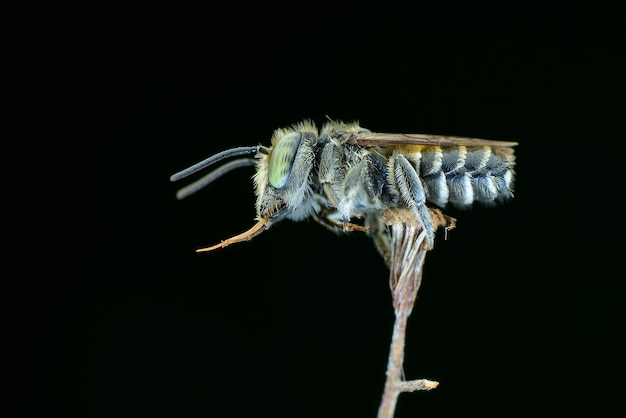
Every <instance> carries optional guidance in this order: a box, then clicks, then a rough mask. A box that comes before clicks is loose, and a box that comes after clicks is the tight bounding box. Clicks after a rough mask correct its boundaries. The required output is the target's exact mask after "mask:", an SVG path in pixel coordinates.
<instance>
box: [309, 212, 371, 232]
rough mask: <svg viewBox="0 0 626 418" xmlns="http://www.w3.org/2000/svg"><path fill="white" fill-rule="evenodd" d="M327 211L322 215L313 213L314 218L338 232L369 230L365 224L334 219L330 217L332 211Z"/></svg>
mask: <svg viewBox="0 0 626 418" xmlns="http://www.w3.org/2000/svg"><path fill="white" fill-rule="evenodd" d="M324 212H326V213H322V214H321V215H319V216H318V215H316V214H314V215H313V219H314V220H315V222H317V223H319V224H321V225H323V226H325V227H326V228H328V229H330V230H331V231H335V232H338V231H337V230H339V231H343V232H352V231H361V232H364V231H367V229H368V227H367V226H365V225H359V224H353V223H351V222H346V221H343V222H337V221H335V220H333V219H331V218H330V213H329V212H328V211H324Z"/></svg>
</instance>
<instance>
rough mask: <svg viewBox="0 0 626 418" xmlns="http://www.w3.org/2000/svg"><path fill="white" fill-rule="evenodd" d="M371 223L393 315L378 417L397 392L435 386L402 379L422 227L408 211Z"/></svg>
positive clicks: (390, 410) (391, 406) (389, 410)
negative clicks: (386, 273)
mask: <svg viewBox="0 0 626 418" xmlns="http://www.w3.org/2000/svg"><path fill="white" fill-rule="evenodd" d="M431 215H432V218H433V221H435V222H437V224H439V225H441V224H444V225H447V226H448V227H453V225H454V221H453V220H451V219H450V218H446V217H445V216H444V215H443V214H441V212H436V211H433V213H431ZM373 226H374V228H372V229H373V231H372V232H373V234H374V235H377V236H374V235H373V236H374V238H375V242H376V244H377V247H378V249H379V251H380V252H381V254H382V255H383V256H384V257H385V259H386V261H387V264H388V266H389V269H390V274H389V285H390V288H391V294H392V300H393V309H394V314H395V321H394V326H393V333H392V336H391V344H390V350H389V358H388V361H387V372H386V381H385V388H384V391H383V395H382V400H381V403H380V406H379V409H378V418H392V417H393V415H394V412H395V410H396V404H397V401H398V396H399V395H400V393H402V392H412V391H416V390H430V389H434V388H436V387H437V386H438V385H439V383H438V382H436V381H432V380H428V379H419V380H411V381H404V380H403V379H402V368H403V364H404V346H405V336H406V326H407V321H408V319H409V316H410V315H411V311H412V310H413V305H414V304H415V299H416V298H417V291H418V289H419V287H420V284H421V281H422V272H423V269H422V267H423V265H424V260H425V257H426V253H427V252H428V250H429V248H427V245H426V232H425V230H424V228H423V227H422V225H421V223H419V222H418V221H417V220H416V219H415V216H413V215H412V213H411V212H409V211H402V210H393V211H388V212H386V213H385V214H383V216H382V217H381V218H380V220H379V221H378V223H377V224H376V222H374V223H373Z"/></svg>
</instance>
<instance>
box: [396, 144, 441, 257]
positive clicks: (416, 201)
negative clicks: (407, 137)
mask: <svg viewBox="0 0 626 418" xmlns="http://www.w3.org/2000/svg"><path fill="white" fill-rule="evenodd" d="M393 174H394V178H395V181H396V185H397V187H398V190H399V191H400V194H401V198H402V200H403V201H404V203H406V204H407V206H408V207H409V208H410V209H411V211H412V212H413V213H414V214H415V216H416V217H417V218H419V220H420V221H421V222H422V224H423V225H424V230H425V231H426V238H427V240H428V242H427V246H428V248H429V249H430V248H432V247H433V244H434V241H435V231H434V227H433V223H432V220H431V219H430V213H429V212H430V211H429V210H428V207H427V206H426V194H425V193H424V187H423V186H422V181H421V180H420V178H419V175H418V174H417V171H415V168H414V167H413V165H411V163H410V162H409V160H407V159H406V158H405V157H404V156H403V155H397V156H396V157H395V160H394V164H393Z"/></svg>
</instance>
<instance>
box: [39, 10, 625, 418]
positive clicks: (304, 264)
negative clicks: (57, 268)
mask: <svg viewBox="0 0 626 418" xmlns="http://www.w3.org/2000/svg"><path fill="white" fill-rule="evenodd" d="M285 7H287V6H285ZM316 7H318V9H317V10H315V11H313V10H309V11H299V10H298V11H297V10H295V9H294V10H292V9H289V8H283V9H275V10H273V9H270V8H267V7H266V6H263V7H259V8H258V9H251V8H250V7H249V6H244V5H237V6H233V7H232V8H227V9H222V10H217V9H212V8H209V7H203V8H200V7H199V8H197V9H189V10H176V11H171V10H144V11H141V13H136V14H135V13H133V15H132V17H129V16H128V15H126V13H125V12H124V11H120V12H119V14H116V16H115V18H113V19H111V21H110V22H109V24H107V25H105V28H104V30H103V32H102V34H101V35H102V36H101V39H100V41H99V42H98V43H97V45H95V46H94V48H97V50H98V51H101V52H102V55H101V57H102V58H101V60H99V61H98V62H97V67H98V71H97V74H98V75H97V76H94V78H93V79H92V80H89V84H90V85H91V84H94V85H98V86H99V87H102V86H104V87H105V88H106V91H105V94H102V95H101V96H99V95H100V94H101V93H94V95H95V96H96V97H94V99H95V101H97V102H99V103H100V105H103V106H102V107H103V110H102V111H101V116H103V120H102V121H101V122H100V123H99V124H96V125H94V126H93V127H92V128H91V129H89V130H87V131H86V133H87V134H88V135H89V134H93V135H98V134H100V133H102V132H104V131H105V130H110V129H112V130H113V132H112V133H109V134H107V137H106V138H105V139H103V140H102V141H101V142H99V143H98V147H97V151H95V152H94V153H93V154H94V155H97V156H98V164H97V166H96V169H97V173H96V174H95V176H96V177H95V179H96V180H97V182H96V188H95V191H96V200H95V201H94V202H93V203H94V204H93V205H90V206H89V207H87V208H86V209H87V210H86V211H85V215H86V218H80V219H81V220H80V221H79V223H80V228H81V229H82V230H83V231H82V232H83V233H84V236H85V237H86V238H85V239H86V241H77V242H74V243H73V244H72V245H71V246H70V247H69V248H64V249H63V251H64V252H65V253H67V254H66V255H67V258H65V259H62V260H60V261H58V262H59V263H60V264H62V263H63V262H64V261H67V265H66V266H65V268H64V270H63V271H64V272H65V273H64V274H62V275H61V277H60V278H59V279H57V280H54V281H46V282H45V283H44V284H41V285H40V286H39V287H38V289H39V290H40V292H41V296H42V297H41V301H39V302H40V303H39V305H38V306H39V307H41V308H42V310H43V311H45V314H44V315H42V316H41V317H40V319H39V320H38V322H37V325H38V327H37V328H36V329H34V331H33V332H36V333H37V335H38V338H39V339H38V344H37V346H36V348H35V352H36V355H37V356H36V360H37V361H36V362H35V364H36V370H37V372H38V373H37V375H36V378H35V379H33V380H32V382H34V384H35V392H33V393H35V394H36V398H35V401H34V402H33V403H32V404H33V405H34V406H35V407H36V409H37V410H38V411H39V412H40V413H42V414H43V413H46V415H49V414H48V413H49V412H51V411H54V410H57V409H58V410H59V411H62V413H63V414H64V416H80V417H122V416H133V417H143V416H145V417H155V416H167V417H212V416H220V417H243V416H250V415H260V414H268V415H272V416H290V417H314V416H315V417H320V416H323V417H374V416H375V415H376V412H377V408H378V405H379V402H380V397H381V394H382V390H383V384H384V380H385V368H386V361H387V354H388V348H389V342H390V335H391V328H392V324H393V311H392V306H391V298H390V293H389V286H388V271H387V269H386V267H385V266H384V263H383V261H382V259H381V258H380V257H379V255H378V254H377V253H376V251H375V249H374V247H373V245H372V244H371V242H370V241H368V239H367V238H366V237H365V236H363V235H362V234H358V233H354V234H351V235H349V236H342V235H334V234H332V233H331V232H329V231H327V230H325V229H324V228H322V227H321V226H319V225H317V224H315V223H314V222H313V221H305V222H299V223H294V222H289V221H285V222H283V223H281V224H278V225H276V226H275V227H273V228H272V229H271V230H269V231H268V232H266V233H264V234H262V235H260V236H259V237H257V238H255V239H254V240H253V241H251V242H249V243H242V244H237V245H233V246H230V247H228V248H225V249H222V250H218V251H215V252H212V253H209V254H196V253H194V250H195V249H196V248H199V247H202V246H208V245H212V244H215V243H217V242H219V241H220V240H221V239H225V238H228V237H230V236H232V235H235V234H237V233H239V232H241V231H243V230H245V229H247V228H249V227H250V226H251V225H252V224H253V218H254V216H255V213H254V194H253V185H252V181H251V179H250V178H251V175H252V171H253V170H252V169H247V168H246V169H241V170H239V171H236V172H233V173H231V174H229V175H228V177H225V178H223V179H220V180H219V181H218V182H216V183H214V184H213V185H211V186H210V187H208V188H207V189H205V190H203V191H202V192H200V193H198V194H197V195H193V196H191V197H189V198H188V199H185V200H182V201H177V200H176V199H175V192H176V190H177V189H178V188H180V187H182V186H184V185H185V184H187V182H186V181H182V182H181V183H180V184H178V183H177V184H172V183H170V181H169V176H170V175H171V174H173V173H175V172H177V171H179V170H181V169H183V168H185V167H187V166H189V165H191V164H193V163H195V162H197V161H199V160H201V159H204V158H206V157H208V156H209V155H211V154H214V153H216V152H218V151H221V150H224V149H227V148H229V147H233V146H241V145H256V144H259V143H260V144H264V145H269V140H270V137H271V135H272V132H273V130H274V129H276V128H278V127H285V126H288V125H290V124H292V123H295V122H298V121H300V120H302V119H305V118H310V119H312V120H314V121H315V122H316V123H317V124H318V125H321V124H322V123H323V122H324V121H325V120H326V117H327V116H328V117H331V118H333V119H338V120H346V121H352V120H358V121H360V123H361V125H362V126H364V127H366V128H369V129H371V130H373V131H378V132H405V133H436V134H445V135H458V136H470V137H480V138H486V139H497V140H511V141H517V142H519V146H518V147H517V149H516V154H517V170H516V171H517V179H516V184H515V197H514V199H513V200H512V201H511V202H509V203H508V204H505V205H501V206H498V207H495V208H491V209H484V208H475V209H473V210H471V211H466V212H459V211H455V210H452V209H451V210H449V211H448V214H450V215H452V216H454V217H456V218H457V222H458V223H457V228H456V229H455V230H453V231H452V232H451V233H450V234H449V235H448V238H447V240H444V237H443V234H442V233H441V231H440V233H439V234H438V236H437V239H436V245H435V249H434V250H433V251H432V252H430V253H429V254H428V256H427V260H426V265H425V268H424V278H423V283H422V287H421V289H420V293H419V297H418V300H417V303H416V306H415V309H414V311H413V314H412V315H411V318H410V320H409V324H408V331H407V346H406V362H405V368H404V370H405V373H406V377H407V379H416V378H429V379H434V380H437V381H439V382H440V387H439V388H438V389H436V390H434V391H431V392H418V393H411V394H402V395H401V396H400V398H399V401H398V407H397V413H396V417H397V418H402V417H413V416H423V417H448V416H460V415H463V416H482V417H484V416H521V415H527V414H536V413H540V412H542V413H545V414H558V415H565V414H569V413H572V412H577V411H583V410H588V411H590V412H594V416H607V415H609V411H613V412H615V411H616V410H618V409H621V410H622V412H623V405H622V401H621V398H622V397H623V393H624V389H626V387H625V386H624V380H623V376H624V374H623V373H624V371H625V370H624V362H623V350H624V348H625V347H624V343H623V334H624V330H623V329H624V325H625V324H626V319H625V309H626V308H625V305H626V299H625V290H624V284H625V279H624V273H623V269H622V259H623V256H624V251H623V243H622V233H621V231H623V226H622V225H621V223H622V219H621V218H622V216H621V215H622V212H623V209H622V206H621V203H620V198H621V195H622V194H623V184H624V182H623V170H622V167H621V166H622V164H623V158H624V157H623V155H624V154H623V150H624V146H623V143H624V140H625V139H626V138H624V135H625V134H624V129H623V126H622V125H623V120H624V104H623V98H624V78H623V74H624V73H625V71H626V65H625V59H624V57H625V55H624V54H625V49H624V38H623V33H622V31H621V26H622V25H623V22H620V18H619V17H618V14H617V13H616V14H613V13H611V12H610V11H605V10H599V9H591V10H582V9H580V10H576V11H572V10H560V11H558V12H551V13H546V11H545V10H530V9H528V10H516V9H511V10H509V9H507V10H506V11H505V10H498V9H485V10H484V11H479V10H458V9H454V10H445V8H444V10H438V11H432V10H425V9H424V10H420V9H419V8H417V10H414V9H391V8H389V7H387V8H384V9H376V10H351V11H345V10H339V9H335V8H322V7H321V5H317V6H316ZM450 8H451V9H452V6H451V7H450ZM279 10H280V11H279ZM96 55H98V54H96ZM90 91H92V90H89V89H88V92H90ZM93 91H100V90H99V89H98V90H95V89H94V90H93ZM77 152H79V153H80V152H85V153H87V152H89V151H87V150H86V149H82V150H81V149H79V150H78V151H77ZM91 188H93V187H91ZM77 212H78V211H77ZM77 219H78V218H77ZM74 254H81V257H77V256H76V255H74ZM82 254H84V257H83V256H82ZM77 260H80V261H77Z"/></svg>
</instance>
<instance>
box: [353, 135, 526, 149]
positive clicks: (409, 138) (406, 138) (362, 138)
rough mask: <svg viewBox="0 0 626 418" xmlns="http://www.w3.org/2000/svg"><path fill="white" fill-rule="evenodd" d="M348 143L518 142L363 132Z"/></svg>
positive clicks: (508, 144)
mask: <svg viewBox="0 0 626 418" xmlns="http://www.w3.org/2000/svg"><path fill="white" fill-rule="evenodd" d="M347 140H348V141H354V143H356V144H358V145H361V146H364V147H375V146H380V147H384V146H388V145H438V146H440V147H454V146H460V145H463V146H466V147H480V146H490V147H513V146H515V145H517V142H509V141H492V140H489V139H480V138H465V137H460V136H444V135H430V134H387V133H377V132H362V133H357V134H352V135H351V137H350V138H348V139H347Z"/></svg>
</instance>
